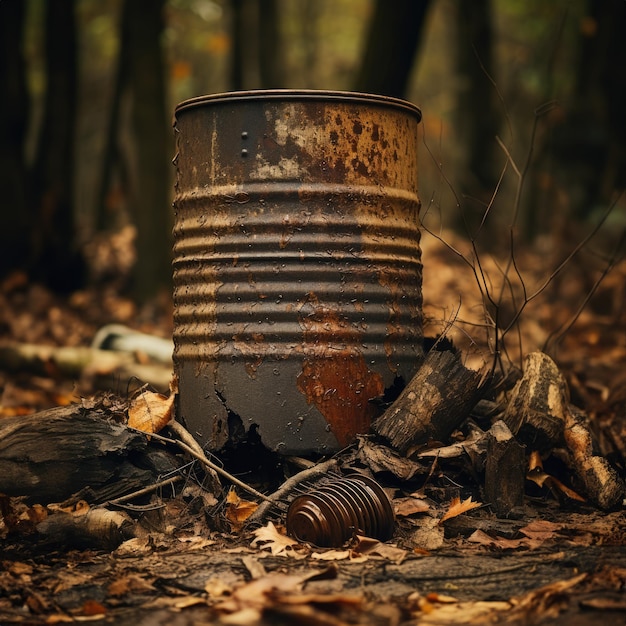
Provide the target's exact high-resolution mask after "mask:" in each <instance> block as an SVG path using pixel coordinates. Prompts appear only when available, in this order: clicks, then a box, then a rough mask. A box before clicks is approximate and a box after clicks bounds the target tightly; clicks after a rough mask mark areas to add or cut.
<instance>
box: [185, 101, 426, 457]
mask: <svg viewBox="0 0 626 626" xmlns="http://www.w3.org/2000/svg"><path fill="white" fill-rule="evenodd" d="M419 120H420V112H419V109H417V108H416V107H414V106H413V105H410V104H408V103H405V102H403V101H400V100H395V99H390V98H385V97H382V96H368V95H359V94H348V93H338V92H308V91H299V92H295V91H283V90H277V91H259V92H238V93H233V94H222V95H218V96H208V97H203V98H197V99H194V100H190V101H187V102H183V103H182V104H180V105H179V106H178V107H177V109H176V124H175V131H176V137H177V148H178V154H177V156H176V159H175V163H176V166H177V183H176V198H175V213H176V218H175V227H174V235H175V244H174V305H175V310H174V342H175V350H174V362H175V370H176V373H177V374H178V377H179V384H180V395H179V411H180V414H181V417H182V418H183V419H184V420H185V422H186V424H187V426H188V427H189V428H190V429H191V430H192V432H194V433H195V434H196V436H197V437H198V439H199V440H200V441H202V442H203V443H205V444H208V446H209V447H210V448H211V449H220V448H221V447H223V445H224V444H225V443H226V442H227V441H228V440H229V439H231V438H232V437H234V436H236V433H239V434H241V433H242V432H247V431H248V430H249V429H250V428H252V427H254V428H255V429H256V430H257V431H258V433H259V435H260V436H261V439H262V441H263V443H264V444H265V445H266V446H267V447H268V448H270V449H272V450H276V451H278V452H281V453H285V454H293V453H306V452H312V451H315V452H322V453H323V452H331V451H333V450H337V449H339V448H341V447H343V446H345V445H346V444H348V443H349V442H350V441H352V440H353V438H354V435H355V434H356V433H361V432H367V430H368V428H369V424H370V421H371V419H372V418H373V417H375V414H376V413H375V411H376V409H375V404H374V403H372V402H371V400H373V399H375V398H378V397H380V396H382V395H383V393H384V391H385V389H386V388H388V387H389V386H391V385H392V384H394V381H396V380H397V378H401V379H403V380H404V381H405V382H406V381H408V379H409V378H410V377H411V376H412V375H413V373H414V372H415V371H416V369H417V366H418V365H419V362H420V360H421V358H422V318H421V304H422V295H421V269H422V266H421V255H420V247H419V227H418V209H419V200H418V197H417V125H418V123H419Z"/></svg>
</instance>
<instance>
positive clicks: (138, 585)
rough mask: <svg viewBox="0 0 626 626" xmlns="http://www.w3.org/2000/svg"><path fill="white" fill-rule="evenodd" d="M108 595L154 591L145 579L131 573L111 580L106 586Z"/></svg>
mask: <svg viewBox="0 0 626 626" xmlns="http://www.w3.org/2000/svg"><path fill="white" fill-rule="evenodd" d="M107 591H108V593H109V595H110V596H125V595H126V594H128V593H145V592H151V591H155V588H154V587H153V586H152V585H151V584H150V583H149V582H148V581H146V580H144V579H143V578H141V577H140V576H137V575H135V574H131V575H129V576H123V577H122V578H118V579H117V580H115V581H113V582H112V583H111V584H110V585H109V587H108V590H107Z"/></svg>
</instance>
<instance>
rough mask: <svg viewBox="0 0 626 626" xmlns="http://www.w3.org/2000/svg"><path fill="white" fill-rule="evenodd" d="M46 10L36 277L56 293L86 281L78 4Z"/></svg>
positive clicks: (34, 186)
mask: <svg viewBox="0 0 626 626" xmlns="http://www.w3.org/2000/svg"><path fill="white" fill-rule="evenodd" d="M45 7H46V10H45V61H46V80H47V88H46V96H45V103H44V112H43V120H42V124H41V132H40V134H39V140H38V145H37V154H36V157H35V163H34V166H33V172H32V181H31V193H32V196H31V197H32V203H33V207H34V212H35V224H34V227H35V232H34V235H35V243H34V267H33V276H34V278H36V279H39V280H41V281H42V282H44V283H45V284H47V285H49V286H50V287H52V288H53V289H57V290H59V291H69V290H72V289H76V288H77V287H80V286H81V285H82V284H83V283H84V280H85V264H84V260H83V257H82V255H81V254H80V252H79V250H78V246H77V241H76V227H75V219H74V135H75V125H76V99H77V63H76V19H75V2H74V0H48V1H47V2H46V4H45Z"/></svg>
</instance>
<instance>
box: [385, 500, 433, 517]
mask: <svg viewBox="0 0 626 626" xmlns="http://www.w3.org/2000/svg"><path fill="white" fill-rule="evenodd" d="M391 504H392V506H393V512H394V513H395V514H396V515H397V516H398V517H408V516H409V515H414V514H415V513H425V512H426V511H428V510H429V509H430V505H429V504H428V502H425V501H424V500H423V499H422V498H419V497H415V496H407V497H406V498H395V499H394V500H393V501H392V503H391Z"/></svg>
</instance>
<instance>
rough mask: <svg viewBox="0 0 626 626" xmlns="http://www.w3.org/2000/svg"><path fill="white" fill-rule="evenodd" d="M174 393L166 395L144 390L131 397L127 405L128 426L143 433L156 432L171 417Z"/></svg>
mask: <svg viewBox="0 0 626 626" xmlns="http://www.w3.org/2000/svg"><path fill="white" fill-rule="evenodd" d="M175 398H176V395H175V394H173V393H172V394H170V396H169V397H166V396H164V395H162V394H160V393H155V392H153V391H144V392H143V393H140V394H139V395H138V396H137V397H135V398H133V400H132V401H131V403H130V406H129V407H128V426H129V427H130V428H135V429H137V430H141V431H143V432H144V433H158V432H159V431H160V430H161V429H162V428H163V427H164V426H166V425H167V424H168V423H169V422H170V420H171V419H172V409H173V406H174V399H175Z"/></svg>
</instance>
